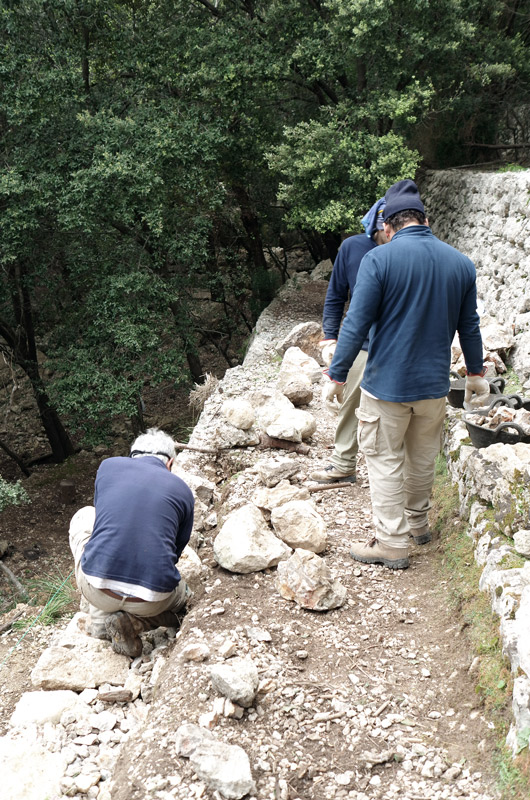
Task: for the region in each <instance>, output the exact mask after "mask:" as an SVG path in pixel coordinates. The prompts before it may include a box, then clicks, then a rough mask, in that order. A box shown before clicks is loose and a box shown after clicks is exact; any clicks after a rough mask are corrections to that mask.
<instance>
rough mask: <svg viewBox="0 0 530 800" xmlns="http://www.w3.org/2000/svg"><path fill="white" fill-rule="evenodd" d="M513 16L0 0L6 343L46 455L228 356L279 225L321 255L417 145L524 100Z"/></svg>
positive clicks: (470, 129)
mask: <svg viewBox="0 0 530 800" xmlns="http://www.w3.org/2000/svg"><path fill="white" fill-rule="evenodd" d="M528 19H529V15H528V2H518V0H515V2H514V3H512V4H511V5H508V4H507V3H506V2H502V0H480V2H479V0H438V2H436V3H434V2H432V0H386V1H385V2H383V0H155V1H154V2H149V3H143V2H140V0H111V1H110V2H102V0H0V93H1V97H2V105H1V108H0V142H1V148H0V242H1V244H0V267H1V270H2V271H1V281H0V348H1V349H2V350H3V352H4V353H5V354H6V357H9V359H10V360H11V361H13V362H14V363H15V364H16V365H17V366H18V367H19V368H20V369H22V370H24V372H25V374H26V375H27V376H28V378H29V380H30V381H31V383H32V386H33V390H34V393H35V396H36V398H37V402H38V404H39V408H40V411H41V418H42V420H43V424H44V425H45V428H46V431H47V433H48V437H49V439H50V442H51V444H52V449H53V452H54V454H55V455H56V457H57V458H63V457H65V456H66V455H68V453H69V452H71V451H72V449H73V446H72V443H71V441H70V439H69V437H68V434H67V433H66V431H65V429H64V426H63V423H62V417H63V416H64V415H66V418H67V419H68V420H69V425H70V427H71V429H72V430H74V431H75V432H76V433H77V434H78V435H82V436H83V437H84V438H85V439H86V438H91V439H92V440H94V439H95V437H96V436H97V435H98V434H99V433H101V432H103V431H104V427H105V426H104V424H103V423H105V422H110V421H111V420H112V418H113V417H114V416H116V415H122V414H126V415H128V416H130V417H131V418H133V419H135V420H136V423H135V424H136V425H137V426H140V427H141V424H142V422H141V415H140V416H139V397H140V395H141V392H142V388H143V386H144V385H145V383H146V382H150V383H151V384H154V383H156V382H161V381H170V382H173V383H179V382H183V381H189V377H190V373H191V375H192V376H193V378H194V379H195V380H198V379H199V377H200V375H201V372H202V366H201V363H200V360H199V359H198V352H199V347H200V345H201V344H204V343H205V342H211V343H214V344H215V345H216V346H218V347H219V349H220V351H222V352H223V353H224V354H225V355H226V358H227V361H228V363H231V358H230V353H229V352H228V349H227V347H228V342H229V341H230V337H231V336H232V335H233V334H234V332H235V331H236V330H238V329H241V328H243V329H245V330H247V331H248V330H250V329H251V328H252V326H253V323H254V321H255V319H256V316H257V314H258V313H259V311H260V310H261V308H262V307H263V304H264V303H266V302H268V301H269V300H270V299H271V297H272V294H273V292H274V288H275V281H274V278H273V276H272V275H271V272H270V270H269V269H268V262H267V259H266V257H265V251H266V247H267V246H270V245H276V244H278V243H279V241H280V234H281V233H282V231H283V230H284V229H285V227H290V228H292V229H295V230H299V231H301V232H303V235H305V236H307V237H308V238H310V239H311V241H315V240H316V239H315V237H317V239H318V236H321V237H322V238H323V240H324V241H325V242H326V244H327V246H328V252H329V253H330V254H331V255H333V252H334V250H335V249H336V247H337V245H338V242H339V241H340V237H341V234H343V233H344V232H345V231H350V232H355V231H357V230H359V225H360V218H361V217H362V214H363V213H364V211H366V209H367V208H368V207H369V205H371V203H372V202H373V201H374V200H375V199H376V198H377V197H378V196H380V195H381V194H382V193H383V192H384V191H385V190H386V188H387V187H388V185H390V184H391V183H392V182H394V181H395V180H398V179H400V178H403V177H408V176H411V177H412V176H413V175H414V174H415V171H416V169H417V167H418V165H419V164H420V162H421V159H422V157H423V158H425V157H427V161H428V163H429V159H431V161H432V160H433V159H434V163H435V165H436V164H440V163H441V164H444V163H455V162H457V161H458V159H459V158H460V159H464V160H470V155H471V154H473V155H474V154H475V153H477V152H480V150H477V149H470V147H469V145H468V144H467V143H468V142H472V143H473V144H476V143H477V142H479V141H483V142H484V143H485V144H489V145H493V146H495V145H496V144H497V138H496V137H497V136H498V135H499V134H498V132H499V130H501V129H502V128H503V127H506V124H507V123H506V114H507V113H508V109H509V108H511V112H510V113H514V107H515V105H517V103H519V104H522V103H524V102H525V100H526V98H527V93H528V90H527V88H526V86H527V85H528V82H527V78H528V75H527V71H528V66H527V64H526V61H527V59H526V58H525V48H526V44H527V39H528V32H529V24H528ZM514 101H516V103H514ZM492 152H493V154H495V151H494V150H493V151H492ZM436 159H438V161H436ZM440 159H445V160H443V161H440ZM512 160H513V159H512ZM199 289H200V290H202V291H204V290H206V291H209V292H211V296H212V299H213V300H215V301H216V308H217V309H219V314H218V316H217V317H216V319H215V320H214V321H213V322H212V320H205V319H204V316H203V314H202V313H201V310H200V307H199V305H198V303H197V301H196V294H197V290H199ZM39 350H40V351H42V352H43V353H44V355H45V357H46V358H47V366H48V367H49V368H50V370H51V375H52V378H51V381H49V380H48V381H46V382H45V381H44V380H43V378H42V374H41V369H40V366H39V352H38V351H39ZM59 415H61V416H59Z"/></svg>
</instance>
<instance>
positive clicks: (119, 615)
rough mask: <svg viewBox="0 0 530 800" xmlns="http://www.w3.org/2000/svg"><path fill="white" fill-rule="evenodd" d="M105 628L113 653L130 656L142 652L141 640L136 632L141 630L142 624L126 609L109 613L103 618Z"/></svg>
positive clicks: (135, 655)
mask: <svg viewBox="0 0 530 800" xmlns="http://www.w3.org/2000/svg"><path fill="white" fill-rule="evenodd" d="M105 628H106V630H107V633H108V634H109V636H110V641H111V645H112V649H113V650H114V652H115V653H118V655H120V656H129V657H130V658H136V657H137V656H139V655H141V654H142V640H141V639H140V637H139V635H138V634H139V633H140V631H142V630H143V625H142V623H141V622H139V621H138V620H135V619H134V617H132V616H131V615H130V614H128V613H127V612H126V611H116V613H115V614H109V616H108V617H107V619H106V620H105Z"/></svg>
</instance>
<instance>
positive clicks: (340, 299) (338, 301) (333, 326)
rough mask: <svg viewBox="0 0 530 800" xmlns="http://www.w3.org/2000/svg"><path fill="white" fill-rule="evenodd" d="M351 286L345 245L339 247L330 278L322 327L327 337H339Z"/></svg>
mask: <svg viewBox="0 0 530 800" xmlns="http://www.w3.org/2000/svg"><path fill="white" fill-rule="evenodd" d="M349 291H350V287H349V284H348V278H347V275H346V265H345V263H344V247H341V248H340V249H339V252H338V253H337V257H336V259H335V263H334V264H333V271H332V273H331V278H330V280H329V286H328V290H327V292H326V299H325V301H324V311H323V315H322V329H323V331H324V337H325V338H326V339H337V338H338V335H339V329H340V323H341V321H342V315H343V314H344V306H345V305H346V303H347V301H348V296H349Z"/></svg>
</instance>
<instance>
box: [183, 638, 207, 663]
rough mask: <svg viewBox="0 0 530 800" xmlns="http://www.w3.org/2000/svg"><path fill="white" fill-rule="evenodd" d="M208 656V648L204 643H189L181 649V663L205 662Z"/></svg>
mask: <svg viewBox="0 0 530 800" xmlns="http://www.w3.org/2000/svg"><path fill="white" fill-rule="evenodd" d="M209 655H210V648H209V647H208V645H207V644H206V642H190V643H189V644H187V645H186V646H185V647H184V648H183V649H182V653H181V656H182V659H183V661H206V659H207V658H208V657H209Z"/></svg>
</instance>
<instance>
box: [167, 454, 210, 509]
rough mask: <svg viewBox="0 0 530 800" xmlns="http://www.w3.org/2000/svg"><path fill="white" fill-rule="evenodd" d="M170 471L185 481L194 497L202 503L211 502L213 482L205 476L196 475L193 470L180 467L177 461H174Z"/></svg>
mask: <svg viewBox="0 0 530 800" xmlns="http://www.w3.org/2000/svg"><path fill="white" fill-rule="evenodd" d="M171 472H172V473H173V474H174V475H177V476H178V477H179V478H181V479H182V480H183V481H184V483H186V484H187V485H188V486H189V487H190V489H191V491H192V492H193V494H194V496H195V497H198V498H199V500H202V502H203V503H206V504H208V503H211V501H212V496H213V493H214V490H215V484H214V483H212V482H211V481H209V480H208V479H207V478H205V477H204V476H203V475H197V474H195V473H194V472H189V471H188V470H185V469H182V467H181V466H180V465H179V464H178V463H176V462H175V463H174V464H173V466H172V468H171Z"/></svg>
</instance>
